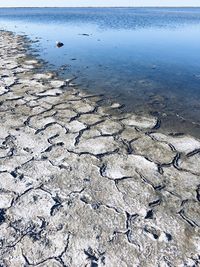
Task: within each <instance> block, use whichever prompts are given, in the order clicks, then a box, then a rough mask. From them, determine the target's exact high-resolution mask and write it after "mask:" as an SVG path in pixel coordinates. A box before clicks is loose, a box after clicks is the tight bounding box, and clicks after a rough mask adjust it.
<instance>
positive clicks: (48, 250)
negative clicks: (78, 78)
mask: <svg viewBox="0 0 200 267" xmlns="http://www.w3.org/2000/svg"><path fill="white" fill-rule="evenodd" d="M24 47H25V46H24V39H23V37H21V36H14V35H13V34H12V33H8V32H1V36H0V77H1V80H0V122H1V123H0V125H1V129H0V266H4V267H22V266H48V267H53V266H54V267H66V266H67V267H86V266H88V267H89V266H91V267H97V266H99V267H101V266H109V267H111V266H113V267H132V266H142V267H155V266H158V267H171V266H175V267H177V266H191V267H194V266H196V267H197V266H199V264H200V235H199V234H200V231H199V226H200V210H199V201H200V179H199V175H200V141H199V140H197V139H195V138H193V137H191V136H185V135H178V134H175V135H164V134H161V133H158V132H157V128H158V127H159V124H160V122H159V121H158V120H157V119H156V118H153V117H141V116H137V115H134V114H123V113H122V112H121V111H120V105H118V104H117V103H113V105H111V106H110V107H102V106H101V107H100V106H99V101H100V100H101V97H100V96H92V95H87V94H86V93H84V92H80V91H78V90H77V89H74V88H73V87H72V86H73V84H71V83H70V81H61V80H59V79H58V78H57V77H54V76H53V75H52V74H51V73H37V72H36V69H37V67H38V66H39V62H38V61H37V60H35V59H30V58H28V57H27V55H26V49H25V48H24Z"/></svg>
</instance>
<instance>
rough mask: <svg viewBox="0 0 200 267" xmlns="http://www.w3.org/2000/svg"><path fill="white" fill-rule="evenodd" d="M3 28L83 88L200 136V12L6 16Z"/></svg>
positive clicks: (25, 12) (10, 12)
mask: <svg viewBox="0 0 200 267" xmlns="http://www.w3.org/2000/svg"><path fill="white" fill-rule="evenodd" d="M0 29H6V30H12V31H14V32H17V33H23V34H27V35H28V37H30V38H31V39H32V40H38V42H37V43H33V48H34V49H37V54H38V55H39V57H40V58H42V59H44V60H45V61H47V62H48V68H51V69H54V70H58V72H59V74H60V75H61V76H63V77H66V78H68V77H71V76H73V75H76V76H78V79H77V83H78V84H80V88H83V89H85V90H88V91H89V92H92V93H95V94H96V93H98V94H99V93H104V94H105V96H106V98H108V99H109V98H112V97H114V98H116V100H117V101H119V102H120V103H122V104H125V105H126V110H128V111H134V112H137V113H152V114H155V115H157V116H160V117H161V120H162V128H163V129H165V130H166V129H167V130H171V131H179V132H180V131H181V132H186V133H191V134H193V135H196V136H198V137H200V9H199V8H182V9H181V8H171V9H169V8H168V9H167V8H162V9H160V8H137V9H136V8H106V9H105V8H84V9H81V8H69V9H67V8H62V9H60V8H51V9H49V8H45V9H43V8H37V9H36V8H35V9H26V8H23V9H0ZM85 34H87V35H85ZM57 40H58V41H62V42H63V43H64V46H63V47H62V48H60V49H57V48H56V46H55V42H56V41H57Z"/></svg>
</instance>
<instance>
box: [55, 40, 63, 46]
mask: <svg viewBox="0 0 200 267" xmlns="http://www.w3.org/2000/svg"><path fill="white" fill-rule="evenodd" d="M63 45H64V44H63V43H62V42H58V41H57V42H56V46H57V47H58V48H60V47H62V46H63Z"/></svg>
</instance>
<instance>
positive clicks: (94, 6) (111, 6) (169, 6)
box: [0, 6, 200, 8]
mask: <svg viewBox="0 0 200 267" xmlns="http://www.w3.org/2000/svg"><path fill="white" fill-rule="evenodd" d="M0 8H200V6H6V7H5V6H2V7H1V6H0Z"/></svg>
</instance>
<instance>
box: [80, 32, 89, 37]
mask: <svg viewBox="0 0 200 267" xmlns="http://www.w3.org/2000/svg"><path fill="white" fill-rule="evenodd" d="M80 35H83V36H90V35H89V34H88V33H81V34H80Z"/></svg>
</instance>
